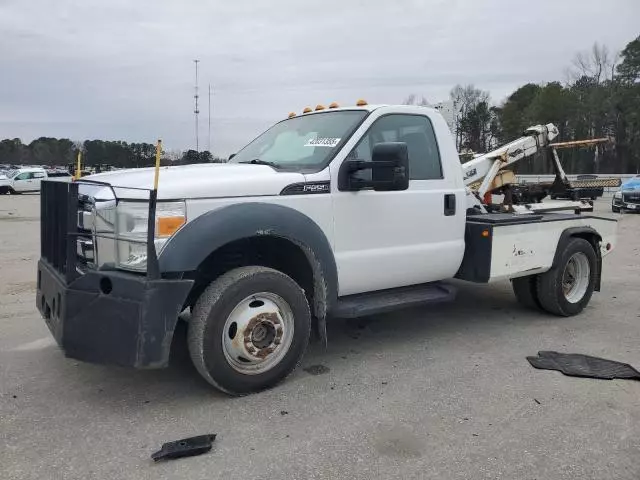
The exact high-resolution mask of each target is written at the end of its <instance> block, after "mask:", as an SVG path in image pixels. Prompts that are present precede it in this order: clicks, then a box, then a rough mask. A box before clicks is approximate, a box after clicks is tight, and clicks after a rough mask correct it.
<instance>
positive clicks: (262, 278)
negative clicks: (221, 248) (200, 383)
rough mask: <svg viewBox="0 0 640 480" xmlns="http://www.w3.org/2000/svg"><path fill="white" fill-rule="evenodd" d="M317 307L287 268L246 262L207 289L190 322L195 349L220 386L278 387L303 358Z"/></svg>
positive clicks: (241, 390) (233, 390) (234, 390)
mask: <svg viewBox="0 0 640 480" xmlns="http://www.w3.org/2000/svg"><path fill="white" fill-rule="evenodd" d="M310 329H311V313H310V310H309V304H308V302H307V298H306V296H305V293H304V291H303V290H302V289H301V288H300V287H299V286H298V284H297V283H296V282H295V281H294V280H293V279H291V278H290V277H288V276H287V275H285V274H284V273H282V272H279V271H277V270H273V269H271V268H266V267H258V266H255V267H242V268H237V269H235V270H231V271H230V272H228V273H226V274H224V275H222V276H221V277H219V278H218V279H216V280H215V281H213V282H212V283H211V284H210V285H209V286H208V287H207V288H206V289H205V290H204V292H203V293H202V295H201V296H200V298H199V299H198V301H197V302H196V304H195V306H194V308H193V314H192V318H191V320H190V322H189V331H188V342H189V352H190V353H191V359H192V360H193V363H194V365H195V366H196V368H197V369H198V371H199V372H200V374H201V375H202V376H203V377H204V378H205V379H206V380H207V381H208V382H209V383H210V384H212V385H213V386H214V387H216V388H218V389H220V390H222V391H224V392H226V393H228V394H231V395H244V394H248V393H252V392H256V391H259V390H263V389H265V388H269V387H272V386H273V385H275V384H277V383H278V382H279V381H281V380H282V379H284V378H285V377H286V376H287V375H289V374H290V373H291V372H292V371H293V370H294V369H295V368H296V366H297V365H298V363H299V362H300V360H301V358H302V355H303V354H304V351H305V350H306V348H307V344H308V342H309V333H310Z"/></svg>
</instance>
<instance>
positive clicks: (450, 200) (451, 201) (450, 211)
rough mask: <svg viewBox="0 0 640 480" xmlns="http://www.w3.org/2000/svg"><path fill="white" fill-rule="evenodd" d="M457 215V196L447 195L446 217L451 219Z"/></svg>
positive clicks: (445, 203)
mask: <svg viewBox="0 0 640 480" xmlns="http://www.w3.org/2000/svg"><path fill="white" fill-rule="evenodd" d="M455 214H456V196H455V194H453V193H446V194H445V196H444V216H445V217H450V216H452V215H455Z"/></svg>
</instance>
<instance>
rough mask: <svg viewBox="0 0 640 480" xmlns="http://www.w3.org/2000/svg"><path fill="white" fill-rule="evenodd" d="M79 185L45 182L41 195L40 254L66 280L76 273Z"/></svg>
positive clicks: (73, 276)
mask: <svg viewBox="0 0 640 480" xmlns="http://www.w3.org/2000/svg"><path fill="white" fill-rule="evenodd" d="M77 212H78V185H77V184H76V183H67V182H56V181H43V182H42V186H41V195H40V256H41V257H42V258H43V259H44V260H46V261H47V262H48V263H49V264H50V265H51V266H53V268H55V269H56V270H57V271H58V272H60V273H61V274H62V275H63V276H64V277H65V279H66V280H67V282H70V281H71V280H73V279H74V278H75V277H76V275H77V272H76V241H75V237H76V235H77V233H78V226H77V215H78V213H77Z"/></svg>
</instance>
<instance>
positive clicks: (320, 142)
mask: <svg viewBox="0 0 640 480" xmlns="http://www.w3.org/2000/svg"><path fill="white" fill-rule="evenodd" d="M338 143H340V139H339V138H334V137H318V138H312V139H310V140H308V141H307V143H305V144H304V146H305V147H332V148H333V147H335V146H336V145H338Z"/></svg>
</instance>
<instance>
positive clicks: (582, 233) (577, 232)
mask: <svg viewBox="0 0 640 480" xmlns="http://www.w3.org/2000/svg"><path fill="white" fill-rule="evenodd" d="M572 237H578V238H584V239H585V240H587V241H588V242H589V243H591V245H593V250H594V251H595V253H596V258H597V263H596V284H595V291H596V292H599V291H600V284H601V280H602V253H601V252H600V247H599V246H598V242H599V241H602V236H601V235H600V234H599V233H598V232H597V230H596V229H595V228H593V227H589V226H584V227H569V228H567V229H565V230H563V231H562V233H561V234H560V238H559V239H558V244H557V245H556V253H555V254H554V256H553V263H552V264H551V268H552V269H554V268H558V263H559V262H560V255H562V251H561V249H560V247H561V245H564V244H565V243H566V242H567V241H568V240H569V238H572ZM585 237H586V238H585ZM591 239H595V240H597V241H593V240H591Z"/></svg>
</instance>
